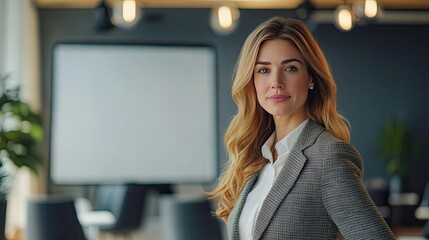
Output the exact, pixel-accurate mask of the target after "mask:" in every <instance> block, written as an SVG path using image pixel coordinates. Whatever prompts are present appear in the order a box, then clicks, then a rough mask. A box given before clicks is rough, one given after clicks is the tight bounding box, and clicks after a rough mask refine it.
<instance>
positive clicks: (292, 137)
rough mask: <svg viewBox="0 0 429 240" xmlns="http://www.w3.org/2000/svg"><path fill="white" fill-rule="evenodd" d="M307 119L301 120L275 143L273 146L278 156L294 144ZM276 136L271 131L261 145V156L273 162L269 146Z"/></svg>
mask: <svg viewBox="0 0 429 240" xmlns="http://www.w3.org/2000/svg"><path fill="white" fill-rule="evenodd" d="M307 122H308V119H306V120H305V121H304V122H302V123H301V124H300V125H299V126H298V127H296V128H295V129H294V130H292V132H290V133H289V134H288V135H286V136H285V137H284V138H283V139H282V140H280V141H279V142H278V143H276V145H275V148H276V150H277V154H278V156H279V157H281V156H282V155H284V154H286V153H288V152H290V150H291V149H292V147H293V145H295V143H296V141H297V140H298V137H299V135H300V134H301V132H302V130H303V129H304V127H305V125H306V124H307ZM275 136H276V133H275V132H273V133H272V134H271V136H270V137H269V138H268V139H267V141H265V143H264V145H262V149H261V151H262V156H263V157H264V158H266V159H268V160H269V161H270V162H271V163H273V162H274V160H273V155H272V152H271V146H272V145H273V143H274V137H275Z"/></svg>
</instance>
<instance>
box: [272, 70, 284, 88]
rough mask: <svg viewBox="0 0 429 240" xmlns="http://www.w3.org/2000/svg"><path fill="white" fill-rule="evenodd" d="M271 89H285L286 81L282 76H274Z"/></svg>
mask: <svg viewBox="0 0 429 240" xmlns="http://www.w3.org/2000/svg"><path fill="white" fill-rule="evenodd" d="M271 88H280V89H283V88H285V83H284V79H283V77H282V76H281V75H280V74H278V73H277V74H274V76H273V79H272V82H271Z"/></svg>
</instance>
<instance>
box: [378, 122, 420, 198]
mask: <svg viewBox="0 0 429 240" xmlns="http://www.w3.org/2000/svg"><path fill="white" fill-rule="evenodd" d="M378 148H379V149H378V150H379V156H380V160H381V161H382V162H383V163H384V164H385V166H386V171H387V172H388V173H390V174H391V175H392V179H391V186H390V187H391V191H393V192H400V191H402V189H401V188H402V181H403V179H404V177H405V176H406V175H407V166H406V164H405V160H406V159H409V158H414V159H422V157H423V148H422V143H421V142H420V141H418V139H416V138H413V137H412V135H411V131H410V130H409V129H408V127H407V125H406V123H405V122H404V121H400V120H393V119H391V118H388V119H386V120H385V121H384V123H383V126H382V128H381V132H380V135H379V139H378Z"/></svg>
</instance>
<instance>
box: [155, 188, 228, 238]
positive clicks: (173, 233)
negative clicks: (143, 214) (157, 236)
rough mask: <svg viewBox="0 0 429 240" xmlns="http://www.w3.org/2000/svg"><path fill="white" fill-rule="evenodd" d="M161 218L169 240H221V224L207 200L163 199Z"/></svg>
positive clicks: (166, 197)
mask: <svg viewBox="0 0 429 240" xmlns="http://www.w3.org/2000/svg"><path fill="white" fill-rule="evenodd" d="M160 216H161V224H162V226H163V229H165V231H163V234H165V239H168V240H201V239H204V240H220V239H222V234H221V230H220V225H219V222H218V220H217V219H216V218H214V217H213V216H212V214H211V208H210V205H209V201H208V200H207V199H198V200H195V199H194V200H191V199H187V200H186V199H179V198H177V197H174V196H164V197H161V201H160Z"/></svg>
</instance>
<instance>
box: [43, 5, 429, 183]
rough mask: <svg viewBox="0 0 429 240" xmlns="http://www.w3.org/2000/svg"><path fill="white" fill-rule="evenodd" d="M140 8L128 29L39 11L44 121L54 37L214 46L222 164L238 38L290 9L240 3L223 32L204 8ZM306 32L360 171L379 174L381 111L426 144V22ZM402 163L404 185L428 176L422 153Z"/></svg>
mask: <svg viewBox="0 0 429 240" xmlns="http://www.w3.org/2000/svg"><path fill="white" fill-rule="evenodd" d="M144 14H145V17H144V18H143V21H141V22H140V24H139V25H138V26H137V27H135V28H134V29H132V30H121V29H113V30H111V31H108V32H97V31H95V30H94V12H93V10H90V9H81V10H76V9H74V10H64V9H63V10H56V9H41V10H40V11H39V16H40V31H41V57H42V79H43V85H42V86H43V101H44V106H45V110H46V111H45V120H46V121H45V123H46V124H49V115H48V114H49V111H48V110H49V107H50V105H49V93H50V89H49V86H50V85H49V82H50V80H51V55H52V47H53V46H54V44H55V43H57V42H63V41H66V42H70V41H77V42H82V41H84V42H138V43H167V44H210V45H213V46H214V47H215V48H216V50H217V54H218V82H217V92H218V100H217V103H218V109H217V110H218V118H217V121H218V137H219V140H218V142H219V156H220V168H222V167H223V163H224V159H225V158H226V154H225V151H224V147H223V134H224V132H225V129H226V126H227V125H228V123H229V121H230V118H231V116H232V115H233V114H234V113H235V109H236V108H235V105H234V103H233V101H232V99H231V97H230V87H231V82H232V74H233V68H234V64H235V61H236V59H237V56H238V53H239V50H240V47H241V44H242V43H243V41H244V39H245V37H246V36H247V34H248V33H249V32H250V31H251V30H252V29H253V28H254V27H255V26H256V25H257V24H259V23H260V22H261V21H263V20H265V19H268V18H270V17H272V16H283V17H293V16H294V12H292V11H288V10H242V11H241V17H240V26H239V28H238V30H237V31H236V32H235V33H233V34H232V35H230V36H218V35H216V34H214V33H213V32H212V31H211V29H210V27H209V10H207V9H146V10H145V12H144ZM314 35H315V36H316V38H317V40H318V41H319V43H320V45H321V46H322V48H323V50H324V51H325V54H326V55H327V58H328V60H329V62H330V64H331V67H332V71H333V74H334V77H335V78H336V81H337V85H338V109H339V111H340V112H341V113H343V114H344V115H345V116H346V117H347V118H348V120H349V121H350V122H351V125H352V143H353V144H354V145H355V146H356V147H357V148H358V149H359V151H360V152H361V154H362V156H363V158H364V160H365V177H366V178H370V177H376V176H382V177H385V178H387V177H388V175H387V174H386V172H385V170H384V167H383V165H382V164H381V163H380V161H379V160H378V154H377V151H376V147H375V143H374V142H375V139H376V137H377V134H378V132H379V128H380V126H381V124H382V122H383V120H384V119H385V118H386V117H388V116H400V117H401V118H402V119H405V120H406V121H407V122H408V123H409V124H410V126H411V128H412V130H413V132H414V133H415V135H417V136H418V137H419V138H421V139H422V140H423V142H424V144H425V145H426V146H429V137H428V135H429V125H428V124H427V119H429V111H428V110H429V106H428V104H429V101H428V100H429V99H428V94H427V93H426V92H427V91H428V89H429V66H428V63H429V61H428V58H429V47H428V43H429V26H428V25H423V26H386V25H370V26H366V27H357V28H355V29H354V30H353V31H351V32H349V33H342V32H340V31H338V30H337V29H336V28H335V27H334V26H333V25H322V26H318V27H317V28H316V29H315V30H314ZM166 67H167V66H166ZM47 135H49V132H47ZM46 149H47V146H46ZM425 151H426V154H427V156H429V151H428V150H425ZM409 165H410V166H409V167H410V169H411V171H412V172H411V174H410V175H411V176H410V178H409V181H410V182H411V183H412V184H410V186H411V188H412V189H411V190H415V191H422V189H423V185H424V183H425V182H426V181H427V180H428V175H429V159H428V158H426V159H425V160H424V161H420V162H414V161H413V162H411V161H410V163H409Z"/></svg>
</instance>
